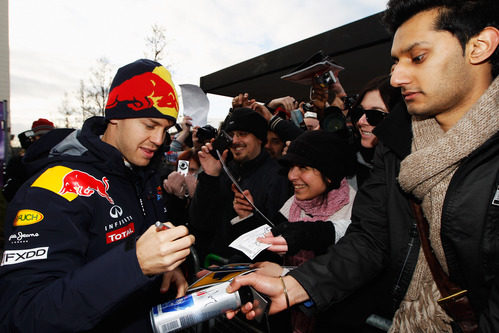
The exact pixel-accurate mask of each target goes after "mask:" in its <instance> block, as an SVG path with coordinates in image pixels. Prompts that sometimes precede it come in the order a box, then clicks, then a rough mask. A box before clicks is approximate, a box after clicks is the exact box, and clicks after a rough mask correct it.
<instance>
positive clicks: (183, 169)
mask: <svg viewBox="0 0 499 333" xmlns="http://www.w3.org/2000/svg"><path fill="white" fill-rule="evenodd" d="M177 172H178V173H180V174H181V175H184V176H187V173H188V172H189V161H186V160H179V161H178V166H177Z"/></svg>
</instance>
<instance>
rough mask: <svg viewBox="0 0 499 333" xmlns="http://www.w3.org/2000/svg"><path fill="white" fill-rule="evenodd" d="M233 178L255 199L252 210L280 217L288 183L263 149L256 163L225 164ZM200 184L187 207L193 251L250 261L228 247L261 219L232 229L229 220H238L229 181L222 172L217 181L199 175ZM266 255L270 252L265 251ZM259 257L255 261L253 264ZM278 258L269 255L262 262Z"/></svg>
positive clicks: (288, 189) (287, 194)
mask: <svg viewBox="0 0 499 333" xmlns="http://www.w3.org/2000/svg"><path fill="white" fill-rule="evenodd" d="M228 167H229V169H230V170H231V173H232V174H233V176H234V177H235V178H236V179H237V181H238V183H239V185H240V186H241V188H242V189H243V190H246V189H248V190H249V191H250V192H251V195H252V196H253V199H254V201H255V202H254V204H255V206H256V207H257V208H258V209H259V210H260V211H261V212H262V213H263V214H264V215H265V216H266V217H267V218H268V219H270V220H271V221H274V220H275V219H276V217H277V215H278V214H279V208H280V207H281V206H282V205H283V203H284V202H285V201H286V200H287V199H288V198H289V197H290V196H291V188H290V186H289V183H288V179H287V177H286V176H285V175H284V174H281V173H280V169H281V166H280V165H279V164H278V163H277V161H276V160H274V159H272V158H271V157H270V155H269V154H268V153H267V152H266V151H265V150H263V149H262V152H261V153H260V155H258V156H257V157H256V158H255V159H253V160H251V161H248V162H245V163H243V164H238V163H236V162H235V161H231V162H229V163H228ZM198 180H199V183H198V185H197V187H196V192H195V194H194V197H193V198H192V201H191V205H190V208H189V209H190V210H189V213H190V226H189V230H190V231H191V232H192V233H193V234H194V235H195V236H196V249H197V250H198V251H199V253H200V257H201V258H204V256H205V255H206V254H208V253H214V254H217V255H220V256H222V257H225V258H231V257H233V256H235V257H234V260H242V261H244V262H247V261H249V258H248V257H247V256H245V255H244V254H243V253H242V252H240V251H237V250H235V249H232V248H229V247H228V245H229V244H230V243H231V242H232V241H233V240H234V239H236V238H237V237H239V236H240V235H242V234H243V233H245V232H248V231H250V230H252V229H255V228H257V227H258V226H260V225H263V224H265V223H266V221H265V220H264V219H263V218H262V217H260V216H255V219H251V220H248V221H242V222H239V223H237V224H235V225H232V224H231V223H230V220H231V219H233V218H234V217H236V216H237V214H236V212H235V211H234V208H233V206H232V203H233V200H234V193H233V192H232V190H231V184H232V182H231V180H230V179H229V177H228V176H227V175H226V174H225V172H223V171H222V174H221V175H220V176H218V177H212V176H209V175H207V174H205V173H204V172H202V173H201V174H200V175H199V177H198ZM264 252H269V251H264ZM261 258H262V257H257V258H255V261H257V260H259V259H261ZM276 258H278V256H274V255H272V254H269V257H267V258H265V259H269V260H272V259H274V261H275V259H276Z"/></svg>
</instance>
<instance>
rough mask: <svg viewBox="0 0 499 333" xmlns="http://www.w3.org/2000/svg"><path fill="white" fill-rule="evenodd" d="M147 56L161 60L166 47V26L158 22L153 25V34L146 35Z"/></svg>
mask: <svg viewBox="0 0 499 333" xmlns="http://www.w3.org/2000/svg"><path fill="white" fill-rule="evenodd" d="M146 47H147V51H146V57H149V56H151V57H150V59H152V60H154V61H157V62H160V61H161V59H163V54H164V52H163V51H165V47H166V28H165V27H162V26H160V25H157V24H153V25H152V35H151V36H148V37H146Z"/></svg>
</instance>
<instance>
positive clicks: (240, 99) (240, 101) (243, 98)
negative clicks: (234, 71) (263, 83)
mask: <svg viewBox="0 0 499 333" xmlns="http://www.w3.org/2000/svg"><path fill="white" fill-rule="evenodd" d="M255 102H256V100H255V99H254V98H252V99H250V98H249V95H248V93H244V94H239V95H237V96H236V97H234V98H233V99H232V108H248V107H249V106H250V105H251V104H253V103H255Z"/></svg>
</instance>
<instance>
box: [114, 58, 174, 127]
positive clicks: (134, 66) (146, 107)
mask: <svg viewBox="0 0 499 333" xmlns="http://www.w3.org/2000/svg"><path fill="white" fill-rule="evenodd" d="M178 111H179V103H178V98H177V92H176V91H175V86H174V84H173V81H172V79H171V75H170V72H168V70H167V69H166V68H165V67H163V66H162V65H161V64H160V63H158V62H155V61H152V60H148V59H140V60H137V61H135V62H132V63H131V64H128V65H126V66H123V67H121V68H120V69H118V72H117V73H116V76H115V77H114V79H113V82H112V83H111V89H110V91H109V97H108V100H107V104H106V114H105V118H106V119H108V120H109V119H124V118H166V119H170V120H173V121H174V122H175V121H176V120H177V116H178Z"/></svg>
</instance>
